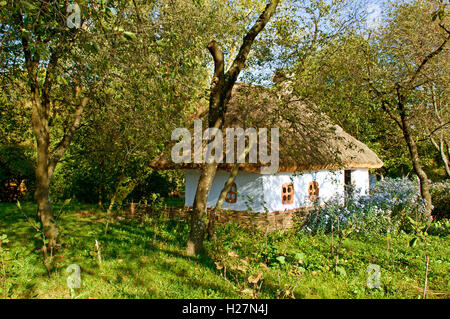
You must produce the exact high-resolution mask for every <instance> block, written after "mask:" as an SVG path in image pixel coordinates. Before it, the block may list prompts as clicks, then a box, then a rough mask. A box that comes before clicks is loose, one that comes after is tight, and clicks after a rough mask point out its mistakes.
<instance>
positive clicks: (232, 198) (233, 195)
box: [225, 183, 237, 203]
mask: <svg viewBox="0 0 450 319" xmlns="http://www.w3.org/2000/svg"><path fill="white" fill-rule="evenodd" d="M225 201H226V202H227V203H236V201H237V186H236V183H233V184H232V185H231V188H230V190H229V191H228V193H227V197H225Z"/></svg>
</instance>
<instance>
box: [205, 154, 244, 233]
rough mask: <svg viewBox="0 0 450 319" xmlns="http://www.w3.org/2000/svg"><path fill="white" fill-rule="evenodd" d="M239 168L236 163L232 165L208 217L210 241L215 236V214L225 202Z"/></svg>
mask: <svg viewBox="0 0 450 319" xmlns="http://www.w3.org/2000/svg"><path fill="white" fill-rule="evenodd" d="M240 167H241V165H240V164H238V163H236V164H234V166H233V168H232V169H231V172H230V176H229V177H228V179H227V181H226V182H225V185H224V187H223V189H222V191H221V192H220V195H219V198H218V199H217V203H216V207H214V209H213V210H212V211H211V213H210V214H209V216H208V236H209V238H211V239H212V238H214V237H215V235H216V213H217V212H218V211H220V210H221V209H222V205H223V202H224V201H225V198H226V196H227V193H228V191H229V190H230V188H231V186H232V185H233V182H234V180H235V179H236V176H237V174H238V173H239V168H240Z"/></svg>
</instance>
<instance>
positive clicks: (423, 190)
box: [398, 99, 432, 217]
mask: <svg viewBox="0 0 450 319" xmlns="http://www.w3.org/2000/svg"><path fill="white" fill-rule="evenodd" d="M398 107H399V110H400V119H401V124H402V127H401V128H402V132H403V136H404V137H405V141H406V145H407V146H408V150H409V154H410V156H411V160H412V164H413V168H414V172H415V173H416V174H417V176H418V177H419V180H420V195H421V197H422V199H423V200H424V201H425V211H426V214H427V216H428V217H431V211H432V203H431V193H430V183H429V182H428V176H427V174H426V173H425V171H424V170H423V168H422V165H421V164H420V157H419V151H418V149H417V144H416V141H415V140H414V138H413V136H412V135H411V128H410V122H409V120H408V118H407V115H406V111H405V109H404V105H403V101H402V99H399V101H398Z"/></svg>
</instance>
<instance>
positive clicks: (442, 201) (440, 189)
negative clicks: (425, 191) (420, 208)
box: [431, 180, 450, 220]
mask: <svg viewBox="0 0 450 319" xmlns="http://www.w3.org/2000/svg"><path fill="white" fill-rule="evenodd" d="M431 201H432V203H433V206H434V208H433V212H432V215H433V217H434V218H435V219H437V220H440V219H443V218H446V219H449V218H450V181H448V180H447V181H445V182H441V183H435V184H433V185H432V186H431Z"/></svg>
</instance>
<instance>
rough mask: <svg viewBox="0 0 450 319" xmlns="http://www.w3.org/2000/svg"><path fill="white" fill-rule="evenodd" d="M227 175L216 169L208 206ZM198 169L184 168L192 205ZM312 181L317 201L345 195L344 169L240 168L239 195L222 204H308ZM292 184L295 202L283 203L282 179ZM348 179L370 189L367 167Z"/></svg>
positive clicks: (279, 207) (259, 208) (269, 207)
mask: <svg viewBox="0 0 450 319" xmlns="http://www.w3.org/2000/svg"><path fill="white" fill-rule="evenodd" d="M228 176H229V173H228V172H225V171H217V174H216V177H215V178H214V181H213V184H212V187H211V190H210V192H209V196H208V207H214V206H215V204H216V202H217V199H218V198H219V194H220V192H221V190H222V188H223V186H224V184H225V182H226V180H227V178H228ZM199 178H200V171H198V170H185V205H186V206H192V205H193V203H194V197H195V192H196V190H197V184H198V180H199ZM312 181H316V182H318V183H319V202H318V204H323V203H325V202H326V201H328V200H330V199H331V198H333V197H334V196H340V197H343V196H344V171H343V170H335V171H325V170H322V171H314V172H304V173H279V174H276V175H261V174H257V173H249V172H240V173H239V174H238V176H237V177H236V179H235V183H236V186H237V192H238V199H237V202H236V203H233V204H231V203H227V202H224V204H223V208H225V209H232V210H250V211H253V212H266V211H269V212H272V211H283V210H289V209H294V208H300V207H309V206H312V205H313V203H312V202H310V201H309V195H308V186H309V183H310V182H312ZM289 182H291V183H292V184H293V185H294V203H292V204H290V205H283V204H282V202H281V187H282V185H283V184H284V183H289ZM351 182H352V184H354V185H355V186H356V188H357V189H360V193H361V194H363V193H365V192H367V190H368V189H369V172H368V170H367V169H355V170H352V174H351Z"/></svg>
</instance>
